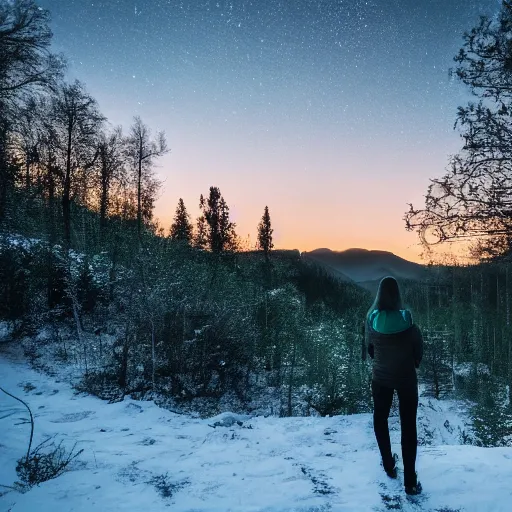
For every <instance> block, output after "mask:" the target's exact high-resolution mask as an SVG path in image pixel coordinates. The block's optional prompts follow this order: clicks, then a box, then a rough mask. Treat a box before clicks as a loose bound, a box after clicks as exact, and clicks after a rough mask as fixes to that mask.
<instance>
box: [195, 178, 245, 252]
mask: <svg viewBox="0 0 512 512" xmlns="http://www.w3.org/2000/svg"><path fill="white" fill-rule="evenodd" d="M199 207H200V208H201V211H202V212H203V216H204V218H205V220H206V223H207V226H208V232H207V240H208V245H209V247H210V250H211V251H212V252H213V253H216V254H219V253H222V252H225V251H227V250H233V249H235V248H236V233H235V226H236V224H234V223H233V222H231V221H230V220H229V207H228V205H227V203H226V201H225V200H224V198H223V197H222V194H221V193H220V190H219V188H218V187H210V195H209V197H208V199H207V200H206V201H205V199H204V197H203V196H202V195H201V198H200V201H199Z"/></svg>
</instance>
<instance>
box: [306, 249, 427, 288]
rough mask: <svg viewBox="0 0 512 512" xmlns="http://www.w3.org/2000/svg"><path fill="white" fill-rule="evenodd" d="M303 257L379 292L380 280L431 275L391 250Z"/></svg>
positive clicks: (320, 252)
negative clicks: (390, 277) (387, 277)
mask: <svg viewBox="0 0 512 512" xmlns="http://www.w3.org/2000/svg"><path fill="white" fill-rule="evenodd" d="M302 257H303V258H304V259H305V260H309V261H312V262H315V263H317V264H319V265H321V266H322V267H324V268H325V269H326V270H327V271H328V272H329V273H330V274H331V275H333V276H335V277H338V278H339V279H341V280H343V281H353V282H355V283H357V284H359V285H360V286H363V287H364V288H367V289H369V290H371V291H375V290H376V288H377V286H378V283H379V281H380V280H381V279H382V278H383V277H386V276H393V277H394V278H395V279H397V280H399V281H400V280H401V279H407V280H414V281H421V280H423V279H424V278H425V277H426V273H427V269H426V267H425V266H424V265H421V264H419V263H414V262H412V261H408V260H406V259H404V258H401V257H400V256H397V255H396V254H393V253H392V252H388V251H379V250H368V249H357V248H355V249H347V250H345V251H332V250H331V249H327V248H321V249H315V250H313V251H309V252H303V253H302Z"/></svg>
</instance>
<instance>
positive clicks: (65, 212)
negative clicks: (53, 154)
mask: <svg viewBox="0 0 512 512" xmlns="http://www.w3.org/2000/svg"><path fill="white" fill-rule="evenodd" d="M72 135H73V124H72V122H70V123H69V125H68V143H67V148H66V152H67V154H66V174H65V178H64V187H63V190H62V217H63V222H64V244H65V249H66V251H68V250H69V248H70V247H71V147H72Z"/></svg>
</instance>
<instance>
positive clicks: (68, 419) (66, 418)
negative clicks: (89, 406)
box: [50, 411, 93, 423]
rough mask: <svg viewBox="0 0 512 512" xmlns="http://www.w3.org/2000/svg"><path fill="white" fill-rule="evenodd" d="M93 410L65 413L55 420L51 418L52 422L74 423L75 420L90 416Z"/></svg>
mask: <svg viewBox="0 0 512 512" xmlns="http://www.w3.org/2000/svg"><path fill="white" fill-rule="evenodd" d="M91 414H93V411H80V412H71V413H69V414H63V415H62V416H61V417H60V418H57V419H55V420H50V422H51V423H73V422H75V421H80V420H84V419H85V418H88V417H89V416H90V415H91Z"/></svg>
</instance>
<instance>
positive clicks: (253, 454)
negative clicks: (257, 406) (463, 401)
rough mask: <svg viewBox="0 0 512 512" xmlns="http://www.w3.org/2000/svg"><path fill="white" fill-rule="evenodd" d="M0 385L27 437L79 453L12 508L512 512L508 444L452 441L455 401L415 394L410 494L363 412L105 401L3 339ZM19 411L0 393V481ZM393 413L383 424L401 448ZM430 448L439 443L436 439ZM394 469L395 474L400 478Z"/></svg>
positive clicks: (16, 451) (10, 502)
mask: <svg viewBox="0 0 512 512" xmlns="http://www.w3.org/2000/svg"><path fill="white" fill-rule="evenodd" d="M0 382H1V386H2V387H4V388H6V389H7V390H8V391H10V392H12V393H14V394H17V395H18V396H20V397H21V398H23V399H25V400H26V401H27V402H28V403H29V404H30V406H31V408H32V410H33V412H34V415H35V418H36V420H35V421H36V430H35V439H34V442H35V444H38V443H39V442H40V441H41V440H43V439H44V438H45V437H46V436H49V435H55V434H56V435H57V440H60V439H62V440H64V443H65V444H66V446H68V447H69V448H71V447H72V446H73V445H74V443H75V442H77V443H78V444H77V448H83V449H84V452H83V453H82V454H81V455H80V457H79V459H77V461H76V462H75V463H74V465H73V467H72V470H71V471H69V472H67V473H65V474H64V475H62V476H60V477H58V478H57V479H55V480H52V481H49V482H45V483H44V484H42V485H41V486H39V487H36V488H33V489H32V490H30V491H29V492H27V493H25V494H19V493H17V492H15V491H8V489H6V488H5V487H2V488H1V490H2V491H4V492H5V491H6V490H7V491H8V492H6V493H4V495H3V496H1V497H0V510H1V511H8V510H9V511H13V512H28V511H32V510H37V511H38V512H46V511H51V512H61V511H62V512H71V511H75V512H76V511H84V512H85V511H90V510H101V511H104V512H110V511H117V510H123V511H140V510H147V511H158V510H162V511H163V510H173V511H183V512H185V511H189V512H199V511H204V512H206V511H208V512H228V511H248V512H249V511H253V512H257V511H261V512H263V511H265V512H292V511H294V512H321V511H322V512H324V511H325V512H327V511H330V512H335V511H347V512H349V511H350V512H354V511H373V510H376V511H377V510H378V511H384V510H425V511H445V512H447V511H468V512H469V511H475V512H476V511H478V512H484V511H496V512H497V511H508V510H510V503H511V500H512V488H511V486H510V482H511V481H512V449H510V448H493V449H484V448H478V447H474V446H467V445H466V446H461V445H457V443H458V442H459V440H460V435H459V427H461V426H463V424H464V422H463V418H461V417H460V415H459V414H458V413H457V410H456V404H454V403H453V402H436V403H434V402H430V401H428V400H424V399H422V405H421V407H420V419H419V423H420V431H421V438H422V441H421V442H422V443H423V444H425V443H429V442H430V443H434V444H430V445H424V446H420V448H419V460H418V471H419V474H420V479H421V481H422V483H423V485H424V489H425V494H424V495H423V496H421V497H418V498H414V500H415V501H413V499H412V498H407V497H406V495H405V494H404V492H403V489H402V485H401V479H400V480H399V481H398V482H395V481H392V480H389V479H388V478H387V477H386V476H385V474H384V472H383V470H382V469H381V468H380V467H379V457H378V451H377V447H376V443H375V440H374V437H373V430H372V422H371V416H370V415H369V414H360V415H354V416H337V417H333V418H270V417H269V418H263V417H255V418H249V417H243V416H236V415H230V414H226V413H225V414H223V415H221V416H219V417H215V418H210V419H206V420H202V419H194V418H190V417H187V416H184V415H178V414H174V413H171V412H169V411H166V410H164V409H161V408H159V407H157V406H156V405H154V404H153V403H151V402H136V401H133V400H129V399H125V400H124V401H123V402H120V403H116V404H110V405H109V404H108V403H106V402H103V401H101V400H99V399H97V398H93V397H91V396H85V395H78V394H76V392H74V391H73V389H72V388H70V386H69V385H68V384H66V383H63V382H58V381H55V380H53V379H52V378H50V377H48V376H46V375H42V374H40V373H37V372H35V371H34V370H32V369H30V368H29V367H28V364H27V363H25V362H24V361H23V360H22V359H21V358H20V357H19V355H16V353H15V352H14V351H13V350H12V348H10V347H8V346H7V345H3V346H2V352H1V353H0ZM26 416H27V413H26V411H25V410H24V409H23V407H22V406H21V404H19V403H18V402H15V401H14V400H12V399H11V398H9V397H8V396H6V395H4V394H2V395H1V396H0V418H1V419H0V428H1V431H2V438H1V440H0V454H1V460H2V465H1V466H0V484H2V485H3V486H7V485H12V484H13V483H14V482H15V481H16V480H17V475H16V472H15V466H16V460H17V459H18V458H20V457H21V456H23V454H24V453H25V452H26V447H27V441H28V436H29V425H28V424H24V425H18V426H16V423H18V422H19V418H23V417H26ZM397 427H398V423H397V418H396V417H393V418H392V419H391V429H392V439H393V446H394V449H395V450H397V451H398V453H400V452H399V431H398V430H397ZM435 443H440V444H439V445H437V446H436V445H435ZM400 476H401V475H400Z"/></svg>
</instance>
